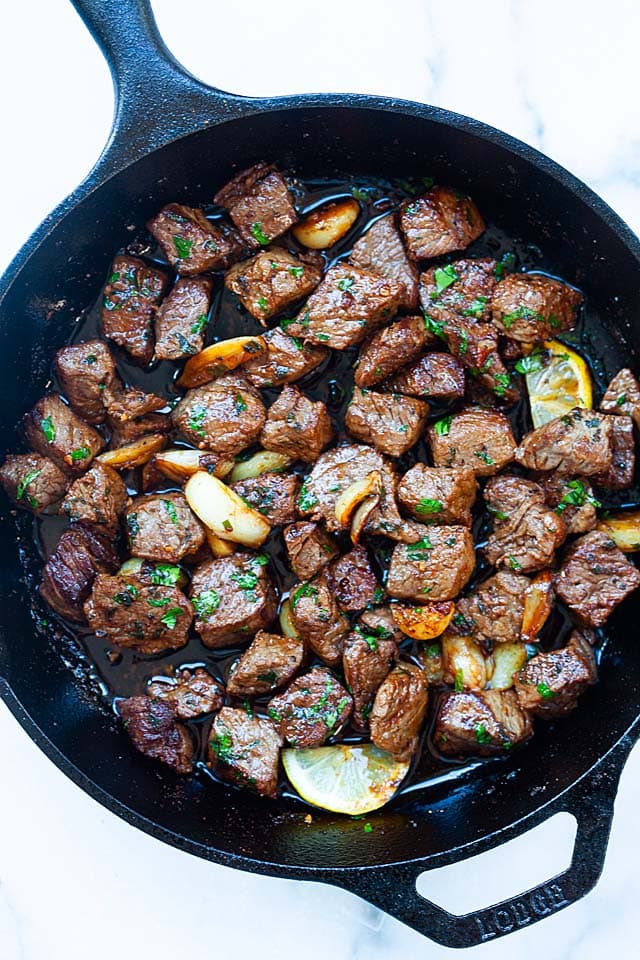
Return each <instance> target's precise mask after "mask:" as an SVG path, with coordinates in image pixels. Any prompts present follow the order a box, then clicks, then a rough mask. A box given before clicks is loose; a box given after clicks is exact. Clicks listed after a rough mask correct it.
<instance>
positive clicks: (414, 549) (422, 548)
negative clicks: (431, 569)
mask: <svg viewBox="0 0 640 960" xmlns="http://www.w3.org/2000/svg"><path fill="white" fill-rule="evenodd" d="M429 550H433V544H432V543H431V540H429V537H423V538H422V540H418V541H417V543H411V544H408V545H407V558H408V559H409V560H428V559H429Z"/></svg>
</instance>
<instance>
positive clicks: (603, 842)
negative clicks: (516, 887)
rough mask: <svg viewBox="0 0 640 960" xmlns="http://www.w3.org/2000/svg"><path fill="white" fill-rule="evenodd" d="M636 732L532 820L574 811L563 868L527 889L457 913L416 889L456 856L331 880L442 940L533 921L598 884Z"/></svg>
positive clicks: (500, 931)
mask: <svg viewBox="0 0 640 960" xmlns="http://www.w3.org/2000/svg"><path fill="white" fill-rule="evenodd" d="M636 736H637V734H636ZM634 739H635V738H631V737H628V736H627V737H625V738H623V740H622V741H621V742H620V743H619V744H618V746H617V747H616V748H614V750H613V751H611V754H610V755H609V756H608V757H607V758H606V759H605V760H603V761H602V762H601V763H600V764H599V768H598V771H597V772H594V773H592V774H587V775H586V776H585V777H584V778H583V779H582V780H581V781H580V782H579V783H578V784H576V786H575V787H574V788H572V789H571V791H570V792H569V793H568V794H565V795H564V796H563V797H560V798H559V799H558V801H557V802H555V803H552V804H550V805H549V807H548V808H546V809H545V811H544V816H543V817H541V818H539V819H538V821H537V823H539V822H542V821H543V820H545V819H548V817H550V816H552V815H553V814H555V813H558V812H559V811H561V810H566V811H567V812H569V813H572V814H573V816H574V817H575V818H576V821H577V824H578V829H577V833H576V839H575V844H574V849H573V856H572V859H571V863H570V865H569V867H568V868H567V869H566V870H565V871H564V872H563V873H560V874H558V875H557V876H555V877H552V878H551V879H550V880H547V881H546V882H544V883H541V884H538V886H536V887H533V888H532V889H530V890H527V891H525V892H524V893H521V894H518V895H516V896H514V897H509V898H508V899H506V900H503V901H502V902H500V903H496V904H493V905H492V906H490V907H488V908H486V909H482V910H475V911H473V912H472V913H467V914H464V915H462V916H457V915H455V914H452V913H449V911H448V910H445V909H443V908H442V907H439V906H438V905H437V904H435V903H433V902H432V901H430V900H427V899H426V897H423V896H422V895H421V894H420V893H418V890H417V889H416V881H417V879H418V877H419V876H420V875H421V873H423V872H424V871H425V869H428V866H443V865H445V863H447V862H453V861H454V860H455V856H454V857H450V858H448V860H445V861H444V862H443V861H441V862H439V863H435V864H434V863H431V864H427V863H425V862H424V861H422V862H417V863H416V862H413V863H409V864H404V865H394V866H390V867H388V868H383V870H373V871H370V870H361V871H358V873H356V874H351V876H350V877H349V879H346V878H345V879H344V880H343V881H342V882H341V881H340V879H338V878H335V880H334V882H337V883H338V884H339V885H340V886H344V887H345V888H346V889H348V890H350V891H351V892H352V893H356V894H358V895H359V896H361V897H363V898H364V899H365V900H368V901H370V902H371V903H374V904H375V905H376V906H377V907H379V908H380V909H381V910H384V911H386V912H387V913H389V914H391V915H392V916H393V917H395V918H396V919H397V920H401V921H402V922H403V923H406V924H408V925H409V926H410V927H413V928H414V930H417V931H418V932H419V933H422V934H424V935H425V936H427V937H429V939H431V940H434V941H435V942H436V943H439V944H442V945H443V946H447V947H472V946H477V945H478V944H481V943H487V942H489V941H492V940H496V939H498V937H504V936H506V934H508V933H513V932H514V931H516V930H519V929H521V928H522V927H525V926H531V925H532V924H534V923H537V922H538V921H539V920H543V919H544V918H545V917H548V916H551V914H553V913H557V912H558V911H559V910H563V909H564V908H565V907H568V906H570V905H571V904H572V903H575V902H576V901H577V900H580V899H581V898H582V897H584V896H585V895H586V894H587V893H589V891H590V890H592V889H593V888H594V887H595V885H596V883H597V881H598V879H599V877H600V874H601V873H602V868H603V866H604V860H605V855H606V852H607V844H608V840H609V833H610V831H611V822H612V820H613V813H614V802H615V797H616V792H617V787H618V781H619V778H620V774H621V772H622V768H623V766H624V762H625V760H626V758H627V756H628V753H629V750H630V749H631V746H632V745H633V742H634ZM532 825H533V824H532ZM536 825H537V824H536ZM519 832H520V831H517V830H516V831H515V832H514V834H513V835H514V836H515V835H517V834H518V833H519ZM505 839H510V838H507V837H505ZM478 852H480V851H479V850H475V851H474V853H478ZM471 855H472V856H473V853H472V854H471Z"/></svg>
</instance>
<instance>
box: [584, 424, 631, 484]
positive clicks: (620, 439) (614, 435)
mask: <svg viewBox="0 0 640 960" xmlns="http://www.w3.org/2000/svg"><path fill="white" fill-rule="evenodd" d="M612 421H613V422H612V424H611V428H612V429H611V445H612V451H613V452H612V456H611V466H610V467H609V469H608V470H607V471H606V473H602V474H598V475H597V476H594V478H593V482H594V483H597V484H598V485H599V486H601V487H608V488H609V490H627V489H628V488H629V487H632V486H633V478H634V474H635V469H636V445H635V441H634V437H633V420H632V419H631V417H626V416H624V415H622V416H618V417H613V418H612Z"/></svg>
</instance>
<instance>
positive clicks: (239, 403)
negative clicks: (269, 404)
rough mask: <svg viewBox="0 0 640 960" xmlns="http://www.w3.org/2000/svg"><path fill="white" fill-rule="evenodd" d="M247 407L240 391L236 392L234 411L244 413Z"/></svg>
mask: <svg viewBox="0 0 640 960" xmlns="http://www.w3.org/2000/svg"><path fill="white" fill-rule="evenodd" d="M246 409H247V401H246V400H245V399H244V397H243V396H242V394H241V393H236V413H238V414H240V413H244V412H245V410H246Z"/></svg>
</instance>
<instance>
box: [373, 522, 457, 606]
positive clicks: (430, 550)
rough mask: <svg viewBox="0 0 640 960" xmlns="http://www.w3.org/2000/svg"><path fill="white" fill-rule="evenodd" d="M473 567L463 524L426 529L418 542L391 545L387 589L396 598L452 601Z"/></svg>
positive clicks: (428, 601) (417, 600)
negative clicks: (461, 525)
mask: <svg viewBox="0 0 640 960" xmlns="http://www.w3.org/2000/svg"><path fill="white" fill-rule="evenodd" d="M474 567H475V554H474V552H473V538H472V536H471V534H470V532H469V530H468V529H467V528H466V527H456V526H443V527H429V528H428V529H426V528H425V535H424V537H423V538H422V540H418V542H417V543H411V544H404V543H398V544H396V546H395V547H394V548H393V553H392V554H391V563H390V565H389V575H388V578H387V592H388V593H389V596H391V597H395V598H396V599H398V600H415V601H416V602H417V603H430V602H431V601H432V600H453V599H455V597H457V596H458V594H459V593H460V591H461V590H462V588H463V587H464V585H465V584H466V583H467V581H468V580H469V577H470V576H471V574H472V573H473V568H474Z"/></svg>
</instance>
